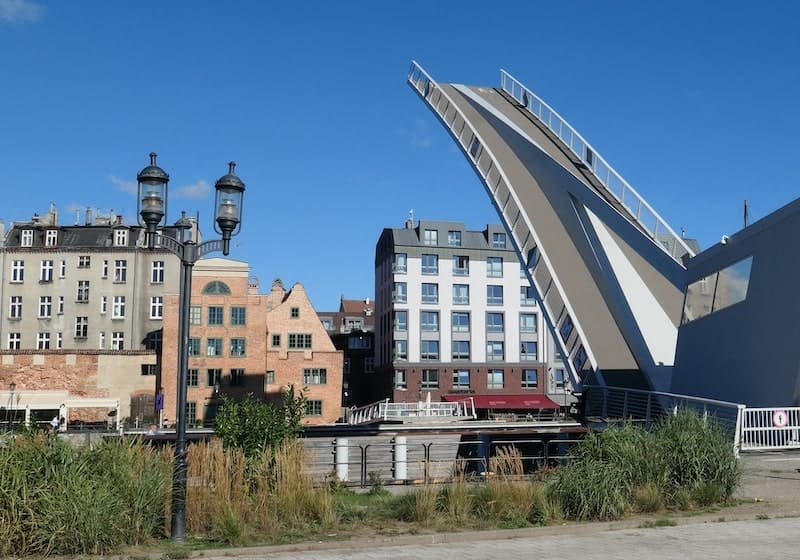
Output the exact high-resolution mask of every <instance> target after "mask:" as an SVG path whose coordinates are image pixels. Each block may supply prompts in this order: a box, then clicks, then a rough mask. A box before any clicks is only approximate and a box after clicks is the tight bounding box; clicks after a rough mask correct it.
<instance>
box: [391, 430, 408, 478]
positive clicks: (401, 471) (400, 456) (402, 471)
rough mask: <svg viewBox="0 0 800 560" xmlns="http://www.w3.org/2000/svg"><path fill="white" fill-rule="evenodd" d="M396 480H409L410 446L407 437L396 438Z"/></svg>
mask: <svg viewBox="0 0 800 560" xmlns="http://www.w3.org/2000/svg"><path fill="white" fill-rule="evenodd" d="M392 455H393V457H392V458H393V461H394V479H395V480H408V445H407V443H406V436H396V437H395V438H394V445H393V446H392Z"/></svg>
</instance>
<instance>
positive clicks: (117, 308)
mask: <svg viewBox="0 0 800 560" xmlns="http://www.w3.org/2000/svg"><path fill="white" fill-rule="evenodd" d="M111 318H112V319H124V318H125V296H114V305H113V306H112V307H111Z"/></svg>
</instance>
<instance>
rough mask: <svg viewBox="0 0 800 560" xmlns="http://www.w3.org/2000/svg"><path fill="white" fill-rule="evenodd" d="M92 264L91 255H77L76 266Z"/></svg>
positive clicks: (81, 266) (89, 265) (85, 266)
mask: <svg viewBox="0 0 800 560" xmlns="http://www.w3.org/2000/svg"><path fill="white" fill-rule="evenodd" d="M91 266H92V257H91V256H89V255H80V256H79V257H78V268H89V267H91Z"/></svg>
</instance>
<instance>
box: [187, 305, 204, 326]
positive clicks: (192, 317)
mask: <svg viewBox="0 0 800 560" xmlns="http://www.w3.org/2000/svg"><path fill="white" fill-rule="evenodd" d="M202 315H203V313H202V310H201V309H200V306H199V305H193V306H191V307H190V308H189V324H190V325H199V324H200V317H201V316H202Z"/></svg>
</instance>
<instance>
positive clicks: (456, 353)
mask: <svg viewBox="0 0 800 560" xmlns="http://www.w3.org/2000/svg"><path fill="white" fill-rule="evenodd" d="M453 359H454V360H469V341H468V340H454V341H453Z"/></svg>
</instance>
